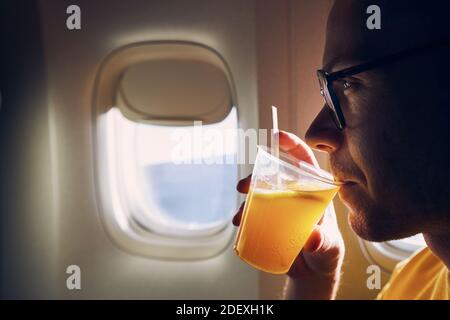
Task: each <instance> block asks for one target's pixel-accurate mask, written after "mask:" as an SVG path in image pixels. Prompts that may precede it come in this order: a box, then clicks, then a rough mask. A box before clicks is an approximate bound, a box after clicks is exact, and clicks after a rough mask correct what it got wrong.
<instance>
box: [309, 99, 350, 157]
mask: <svg viewBox="0 0 450 320" xmlns="http://www.w3.org/2000/svg"><path fill="white" fill-rule="evenodd" d="M305 140H306V143H307V144H308V145H309V146H310V147H311V148H313V149H315V150H318V151H325V152H328V153H331V152H334V151H336V150H337V149H339V147H340V145H341V143H342V132H341V131H340V130H339V129H338V128H337V126H336V124H335V123H334V121H333V119H332V116H331V115H330V110H329V108H328V106H326V105H325V106H324V107H323V108H322V110H321V111H320V112H319V114H318V115H317V117H316V118H315V119H314V121H313V122H312V123H311V125H310V126H309V129H308V131H307V132H306V136H305Z"/></svg>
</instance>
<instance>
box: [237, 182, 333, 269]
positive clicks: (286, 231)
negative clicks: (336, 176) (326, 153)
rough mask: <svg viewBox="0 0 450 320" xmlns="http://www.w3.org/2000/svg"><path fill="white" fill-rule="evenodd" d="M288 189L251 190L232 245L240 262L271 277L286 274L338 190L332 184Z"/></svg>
mask: <svg viewBox="0 0 450 320" xmlns="http://www.w3.org/2000/svg"><path fill="white" fill-rule="evenodd" d="M288 189H289V190H268V189H263V188H258V186H256V187H254V188H251V189H250V192H249V194H248V197H247V202H246V204H245V208H244V212H243V218H242V223H241V227H240V229H239V233H238V236H237V242H236V246H235V251H236V253H237V254H238V255H239V257H240V258H241V259H242V260H244V261H245V262H247V263H248V264H250V265H252V266H254V267H255V268H258V269H260V270H262V271H265V272H270V273H274V274H282V273H286V272H287V271H289V269H290V267H291V265H292V263H293V262H294V260H295V258H296V257H297V255H298V254H299V252H300V250H301V249H302V248H303V246H304V245H305V242H306V240H308V238H309V235H310V234H311V232H312V230H313V228H314V225H315V224H317V222H318V221H319V220H320V217H321V216H322V213H323V212H324V210H325V208H326V207H327V206H328V204H329V203H330V201H331V200H332V199H333V197H334V196H335V194H336V192H337V191H338V187H336V186H332V185H330V187H329V188H324V186H323V185H322V186H314V185H309V186H308V185H305V186H302V185H295V186H292V185H291V186H289V187H288Z"/></svg>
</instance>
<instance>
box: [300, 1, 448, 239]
mask: <svg viewBox="0 0 450 320" xmlns="http://www.w3.org/2000/svg"><path fill="white" fill-rule="evenodd" d="M365 9H366V8H365V7H364V6H363V5H361V4H360V3H359V2H358V1H347V0H340V1H337V3H336V4H335V6H334V7H333V9H332V12H331V14H330V17H329V21H328V28H327V40H326V48H325V53H324V61H323V63H324V69H325V70H326V71H328V72H333V71H337V70H340V69H343V68H345V67H349V66H352V65H356V64H359V63H361V62H365V61H368V60H370V59H373V58H376V57H381V56H384V55H386V54H388V53H394V52H397V51H399V50H402V49H406V48H409V47H412V46H414V45H417V44H420V43H423V41H421V37H424V35H422V34H418V35H417V36H415V37H408V36H407V33H408V30H406V29H405V30H404V31H402V27H401V26H398V25H395V23H397V24H399V23H400V24H401V20H400V21H396V22H395V23H392V24H389V23H386V24H385V25H386V26H385V29H384V30H383V29H382V30H377V31H370V30H368V29H367V28H366V18H367V15H366V13H365ZM382 10H383V9H382ZM390 17H391V18H393V17H394V16H393V15H391V16H390ZM386 18H389V12H388V14H387V15H385V18H384V19H385V20H386ZM402 32H405V35H404V36H402ZM425 38H426V37H424V39H425ZM425 40H426V39H425ZM428 41H429V40H428ZM415 42H416V43H415ZM430 57H432V56H429V55H424V56H418V57H415V58H411V59H406V60H404V61H401V62H399V63H396V64H395V65H389V66H386V67H383V68H379V69H376V70H373V71H368V72H363V73H361V74H358V75H355V76H352V77H350V78H345V79H342V81H337V82H335V83H334V88H335V92H336V93H337V95H338V97H339V101H340V105H341V108H342V111H343V114H344V118H345V121H346V127H345V129H344V130H342V131H340V130H338V129H337V127H336V126H335V124H334V123H333V121H332V118H331V117H330V115H329V111H328V109H327V108H328V107H327V106H324V108H323V109H322V111H321V112H320V114H319V115H318V116H317V118H316V119H315V120H314V122H313V123H312V125H311V127H310V129H309V130H308V132H307V134H306V140H307V142H308V143H309V144H310V145H311V146H312V147H313V148H315V149H319V150H322V151H326V152H328V153H329V155H330V165H331V168H332V171H333V173H334V175H335V176H336V177H337V178H338V179H340V180H344V181H346V182H347V183H346V184H345V185H344V186H343V187H342V188H341V190H340V192H339V196H340V198H341V200H342V201H343V202H344V203H345V204H346V205H347V207H348V208H349V209H350V212H349V217H348V219H349V223H350V225H351V227H352V228H353V229H354V230H355V232H356V233H357V234H358V235H359V236H361V237H362V238H365V239H368V240H372V241H385V240H392V239H397V238H402V237H406V236H411V235H414V234H416V233H419V232H431V231H441V230H442V229H443V228H447V230H448V229H449V228H450V222H449V218H448V215H447V210H448V209H449V208H450V205H449V198H450V196H449V194H450V193H449V187H448V185H449V184H450V180H449V178H450V177H449V174H448V173H447V172H448V171H449V170H448V169H447V168H446V166H447V163H448V162H449V160H450V159H449V156H448V154H449V152H448V150H447V149H448V146H449V145H450V144H449V136H450V135H449V131H448V128H447V127H448V124H447V122H448V120H447V119H448V118H447V119H445V118H446V117H447V116H448V114H449V113H448V111H445V112H444V111H442V110H444V109H445V107H442V102H441V100H440V99H441V97H440V96H439V88H438V86H440V85H441V84H440V83H439V81H437V80H436V78H435V77H433V72H434V69H433V68H435V64H434V63H431V62H429V61H430V60H433V58H430ZM430 70H433V71H430ZM448 108H450V106H449V107H448ZM448 108H447V110H448ZM443 148H445V151H444V152H443Z"/></svg>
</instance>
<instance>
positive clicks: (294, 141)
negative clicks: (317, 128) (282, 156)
mask: <svg viewBox="0 0 450 320" xmlns="http://www.w3.org/2000/svg"><path fill="white" fill-rule="evenodd" d="M278 139H279V144H280V149H281V150H282V151H284V152H287V153H289V154H290V155H292V156H293V157H295V158H296V159H298V160H302V161H305V162H308V163H309V164H312V165H314V166H316V167H319V164H318V162H317V160H316V158H315V156H314V153H313V152H312V150H311V148H310V147H309V146H308V145H307V144H306V142H304V141H303V140H302V139H300V138H299V137H297V136H296V135H295V134H292V133H290V132H286V131H282V130H280V131H279V133H278Z"/></svg>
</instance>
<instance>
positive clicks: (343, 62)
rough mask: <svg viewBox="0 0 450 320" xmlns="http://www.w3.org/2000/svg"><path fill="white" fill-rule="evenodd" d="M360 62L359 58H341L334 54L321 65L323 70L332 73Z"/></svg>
mask: <svg viewBox="0 0 450 320" xmlns="http://www.w3.org/2000/svg"><path fill="white" fill-rule="evenodd" d="M360 63H362V60H361V59H354V58H343V57H339V56H336V57H334V58H332V59H331V60H330V61H328V63H327V64H326V65H325V66H324V67H323V70H325V71H327V72H328V73H333V72H335V71H339V70H342V69H346V68H349V67H352V66H355V65H357V64H360ZM333 69H335V70H333Z"/></svg>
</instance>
